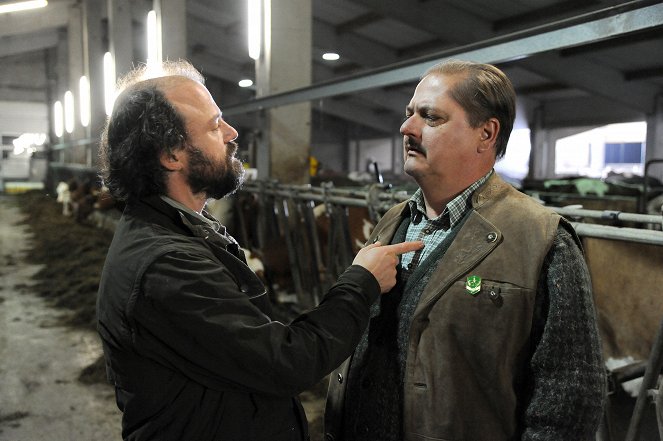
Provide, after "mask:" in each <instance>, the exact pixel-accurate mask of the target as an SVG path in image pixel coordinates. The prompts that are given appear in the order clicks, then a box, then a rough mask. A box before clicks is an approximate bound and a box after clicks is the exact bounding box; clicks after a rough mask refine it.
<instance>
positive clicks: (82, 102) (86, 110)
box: [78, 75, 90, 127]
mask: <svg viewBox="0 0 663 441" xmlns="http://www.w3.org/2000/svg"><path fill="white" fill-rule="evenodd" d="M78 100H79V105H78V110H79V112H80V117H81V125H82V126H83V127H87V126H88V125H89V124H90V81H88V79H87V77H86V76H85V75H83V76H82V77H81V79H80V80H79V81H78Z"/></svg>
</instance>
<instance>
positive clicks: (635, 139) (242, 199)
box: [0, 0, 663, 441]
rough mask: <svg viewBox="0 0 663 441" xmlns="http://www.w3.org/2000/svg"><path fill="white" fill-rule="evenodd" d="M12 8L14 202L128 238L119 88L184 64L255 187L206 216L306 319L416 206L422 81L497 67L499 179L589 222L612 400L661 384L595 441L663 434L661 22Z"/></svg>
mask: <svg viewBox="0 0 663 441" xmlns="http://www.w3.org/2000/svg"><path fill="white" fill-rule="evenodd" d="M15 3H17V2H16V1H14V0H11V1H6V0H3V1H0V37H1V40H0V41H2V45H1V46H0V138H1V141H2V142H1V145H2V156H1V158H0V193H2V194H3V196H2V197H3V198H5V199H4V200H5V201H6V200H8V199H6V198H10V199H11V198H13V197H20V195H21V194H22V193H25V192H28V191H33V190H36V191H41V192H43V193H44V194H46V195H49V197H51V198H53V199H54V198H55V195H56V193H57V188H58V185H59V184H61V183H66V184H68V185H69V186H70V188H71V192H72V194H73V192H74V191H75V188H74V187H73V186H72V185H75V186H76V187H77V188H78V193H79V194H80V193H81V192H82V190H85V192H84V193H85V194H84V196H82V197H81V199H77V200H76V201H72V205H71V206H70V207H69V208H67V207H65V206H64V204H61V205H63V207H62V208H63V213H62V216H67V217H68V218H69V219H71V221H72V222H78V223H86V222H87V223H90V224H93V225H95V226H96V227H97V228H99V229H101V230H112V229H113V226H114V223H115V222H116V221H117V218H118V217H119V214H120V212H121V206H120V204H113V203H112V201H111V202H109V203H107V204H104V203H103V198H104V193H103V189H102V182H101V181H100V179H99V176H98V175H99V160H98V155H99V140H100V134H101V132H102V129H103V127H104V124H105V122H106V120H107V117H108V115H109V114H110V111H111V109H112V104H113V99H114V97H115V92H114V87H115V84H116V81H117V79H119V78H120V77H121V76H122V75H124V74H126V73H127V72H129V71H130V70H131V68H132V66H137V65H140V64H147V65H149V64H150V63H153V62H158V61H160V60H178V59H186V60H189V61H190V62H191V63H192V64H193V65H194V66H195V67H196V68H197V69H198V70H200V72H201V73H202V74H203V76H204V77H205V83H206V86H207V88H208V89H209V90H210V92H211V94H212V96H213V97H214V99H215V101H216V102H217V104H218V105H219V107H220V108H221V110H222V112H223V117H224V119H225V120H226V121H227V122H228V123H229V124H231V125H232V126H233V127H235V128H236V129H237V131H238V133H239V137H238V139H237V142H238V144H239V152H238V156H239V157H240V158H241V159H242V161H243V163H244V166H245V169H246V171H247V173H246V176H247V181H246V183H245V184H244V187H243V188H242V189H241V190H240V191H239V192H238V193H237V194H236V195H235V196H234V197H232V198H228V199H226V200H223V201H220V202H210V204H209V209H210V211H211V212H213V213H214V214H215V215H216V216H217V217H219V218H221V219H222V220H223V221H224V223H226V224H227V226H228V228H229V231H230V232H231V233H232V234H233V235H234V236H235V237H236V238H237V239H238V240H239V242H240V244H241V245H242V246H245V247H246V248H247V249H249V250H250V251H251V252H252V253H253V254H254V255H255V257H256V258H260V259H261V260H262V264H263V265H264V269H263V270H262V271H263V275H264V277H265V281H266V284H267V285H268V287H269V289H270V291H271V293H272V299H273V301H274V302H275V303H279V304H282V305H286V306H287V308H286V309H288V308H289V310H291V311H294V312H297V311H302V310H304V309H306V308H309V307H311V306H313V305H315V304H316V303H317V302H318V301H319V300H320V298H321V296H322V295H323V293H324V292H325V288H326V287H328V286H329V284H330V283H331V282H330V281H331V280H334V279H335V276H336V275H338V273H339V272H341V271H342V270H343V268H345V267H347V265H348V264H349V262H351V261H352V256H353V254H354V253H356V251H357V249H358V246H360V245H361V244H362V243H363V240H365V239H366V238H367V236H366V235H365V234H366V232H365V230H366V228H369V229H370V226H371V225H373V224H374V223H375V222H376V221H377V220H378V219H379V218H380V216H381V215H382V214H383V213H384V212H385V211H386V210H387V209H388V208H389V207H390V206H392V205H394V204H395V203H396V202H399V201H401V200H404V199H406V198H407V197H409V195H411V194H412V192H413V191H414V189H416V183H414V181H413V180H412V179H411V178H409V177H408V176H407V175H405V174H404V173H403V171H402V170H403V154H402V149H403V146H402V143H403V141H402V136H401V135H400V133H399V127H400V125H401V123H402V122H403V117H404V111H405V107H406V105H407V104H408V102H409V100H410V98H411V96H412V93H413V91H414V88H415V86H416V84H417V83H418V81H419V79H420V76H421V74H422V73H423V72H424V71H425V70H426V69H427V68H428V67H430V66H432V65H434V64H436V63H438V62H440V61H443V60H445V59H452V58H454V59H464V60H471V61H477V62H484V63H491V64H495V65H496V66H498V67H499V68H500V69H502V70H503V71H504V72H505V73H506V74H507V76H508V77H509V78H510V79H511V81H512V82H513V85H514V87H515V90H516V94H517V99H518V101H517V115H516V122H515V126H514V130H513V132H512V135H511V139H510V142H509V146H508V148H507V154H506V157H505V158H503V159H502V160H501V161H500V162H498V163H497V165H496V171H497V172H498V173H500V175H501V176H503V177H504V178H505V179H506V180H507V181H508V182H510V183H511V184H512V185H513V186H514V187H516V188H517V189H519V190H520V191H522V192H524V193H526V194H528V195H530V196H532V197H534V198H536V199H539V200H540V201H541V203H544V204H546V205H549V206H551V207H554V209H555V210H556V211H558V212H559V213H560V214H562V215H563V216H565V217H566V218H568V219H569V220H571V221H572V222H573V225H574V226H575V227H576V230H577V232H578V234H579V235H580V236H581V238H582V240H583V245H584V246H585V251H586V256H587V260H588V264H589V266H590V271H591V273H592V279H593V282H594V295H595V302H596V305H597V309H598V311H599V326H600V327H601V331H602V338H603V346H604V352H605V357H606V360H608V359H614V360H617V359H619V360H627V362H625V363H627V364H626V366H625V367H618V366H619V364H615V365H612V366H611V367H610V371H611V381H612V383H613V384H612V389H611V391H610V393H611V394H614V393H616V392H615V391H622V383H623V382H626V381H630V380H633V379H636V380H639V381H642V382H643V383H644V384H645V387H643V388H640V390H639V392H635V393H634V396H633V397H632V401H629V402H628V405H624V404H623V403H618V402H617V401H615V402H614V406H613V408H614V409H621V408H620V406H624V407H623V409H622V410H623V413H624V416H621V417H619V418H622V420H623V421H619V422H618V421H617V418H618V415H617V412H616V411H615V413H614V415H612V414H609V413H608V414H607V417H606V424H605V425H603V426H602V429H601V432H600V433H598V434H597V439H601V440H606V441H608V440H611V439H613V440H616V439H622V438H624V439H638V438H636V436H640V434H642V438H640V439H657V438H647V437H648V436H652V437H655V436H657V435H656V434H657V433H658V430H660V431H661V432H660V433H661V434H663V428H658V429H657V423H656V405H655V404H654V403H655V401H656V400H655V399H654V396H655V393H654V392H655V390H656V389H657V388H658V376H659V374H660V372H661V366H662V365H663V335H661V331H660V326H661V323H663V322H661V320H662V319H663V296H661V295H660V287H661V286H663V271H660V268H663V232H662V231H661V229H662V225H663V3H661V2H659V1H652V0H631V1H624V0H588V1H583V2H577V1H573V0H537V1H513V0H511V1H509V0H492V1H488V0H464V1H459V0H408V1H403V0H401V1H397V0H289V1H287V2H271V1H270V0H246V1H238V0H187V1H180V0H49V1H48V2H46V1H35V2H23V3H26V4H29V6H37V7H36V8H35V9H24V10H10V9H9V8H10V6H12V5H14V4H15ZM18 4H21V2H18ZM106 197H107V196H106ZM95 204H96V205H95ZM316 206H319V207H322V208H323V210H322V211H316V210H315V207H316ZM355 212H359V213H360V214H357V215H356V216H355V214H354V213H355ZM256 213H257V215H256ZM319 213H322V217H323V218H324V219H323V222H326V224H325V225H322V226H321V225H320V220H318V219H316V216H319V215H320V214H319ZM60 214H61V213H57V215H58V216H59V215H60ZM8 219H9V217H7V218H5V215H3V223H6V222H9V221H8ZM357 222H359V223H358V224H357ZM367 225H368V227H367ZM320 228H322V229H323V230H322V231H324V233H323V234H322V236H321V235H320V231H321V230H320ZM270 238H277V239H278V241H277V242H275V241H274V240H273V239H270ZM362 239H363V240H362ZM320 241H323V242H324V243H320ZM3 247H5V245H3ZM617 262H619V263H617ZM3 274H4V273H3ZM17 283H18V282H17ZM10 288H11V287H10ZM616 288H617V289H618V290H619V292H620V293H622V295H621V296H620V297H619V301H617V299H616V298H615V295H614V290H615V289H616ZM3 295H5V296H6V295H7V294H6V293H5V292H3ZM90 295H92V296H94V295H95V292H92V293H90ZM2 349H3V347H2V346H0V351H1V350H2ZM0 358H4V357H3V356H2V355H0ZM615 363H620V362H617V361H616V362H615ZM3 375H4V374H3V373H2V371H0V376H3ZM4 376H5V377H6V375H4ZM4 384H9V382H8V381H6V382H5V383H4ZM608 401H609V400H608ZM5 405H7V406H9V404H8V403H7V402H5ZM659 407H661V406H659ZM11 410H12V409H7V410H3V409H2V407H0V438H2V437H3V435H2V432H3V430H4V431H5V433H11V430H14V429H15V430H19V429H17V428H12V427H9V426H8V425H7V424H8V422H9V423H14V422H16V419H11V418H10V419H7V418H5V419H3V418H2V417H3V416H7V415H13V414H12V413H11V412H10V411H11ZM658 412H659V413H663V409H658ZM114 417H115V418H117V416H116V415H114ZM611 418H614V419H615V421H613V427H612V428H611V427H610V426H611V425H610V424H608V423H609V422H610V420H611ZM659 424H660V423H659ZM611 432H612V433H611ZM661 436H663V435H661ZM628 437H630V438H628ZM99 439H104V438H99Z"/></svg>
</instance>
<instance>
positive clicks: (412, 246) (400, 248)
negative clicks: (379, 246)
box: [383, 240, 424, 255]
mask: <svg viewBox="0 0 663 441" xmlns="http://www.w3.org/2000/svg"><path fill="white" fill-rule="evenodd" d="M423 247H424V243H423V242H422V241H420V240H415V241H412V242H401V243H395V244H393V245H385V246H383V248H388V250H387V251H389V252H392V253H394V254H396V255H400V254H403V253H409V252H410V251H417V250H419V249H421V248H423Z"/></svg>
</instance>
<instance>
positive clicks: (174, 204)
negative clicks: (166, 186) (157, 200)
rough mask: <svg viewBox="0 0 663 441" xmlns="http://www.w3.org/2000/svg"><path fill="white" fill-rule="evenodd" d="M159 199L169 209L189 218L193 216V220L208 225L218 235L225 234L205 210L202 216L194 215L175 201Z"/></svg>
mask: <svg viewBox="0 0 663 441" xmlns="http://www.w3.org/2000/svg"><path fill="white" fill-rule="evenodd" d="M161 199H163V200H164V201H165V202H166V203H167V204H168V205H170V206H171V207H173V208H175V209H177V210H178V211H180V212H184V213H186V214H188V215H189V216H193V218H194V219H196V220H199V221H202V222H204V223H205V224H207V225H209V226H210V227H212V229H213V230H214V231H216V232H218V233H221V234H225V231H221V230H225V228H222V226H221V223H220V222H219V221H217V220H216V219H214V218H213V217H212V216H211V215H210V214H208V213H207V212H206V211H205V210H203V212H202V214H200V213H196V212H195V211H193V210H192V209H190V208H189V207H187V206H186V205H184V204H182V203H180V202H177V201H176V200H175V199H172V198H169V197H168V196H165V195H161Z"/></svg>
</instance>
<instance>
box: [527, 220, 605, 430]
mask: <svg viewBox="0 0 663 441" xmlns="http://www.w3.org/2000/svg"><path fill="white" fill-rule="evenodd" d="M569 228H570V227H569ZM536 311H537V313H536V314H535V318H534V323H533V328H532V329H533V331H532V340H533V344H534V347H533V353H532V358H531V361H530V366H529V368H530V372H529V374H530V375H529V381H528V383H529V388H528V389H529V391H528V394H527V395H528V397H527V400H526V404H525V409H524V421H523V424H524V426H525V427H524V431H523V436H522V440H523V441H524V440H527V441H535V440H536V441H543V440H550V441H552V440H565V441H571V440H594V439H595V433H596V430H597V427H598V424H599V421H600V418H601V414H602V411H603V403H604V397H605V384H606V380H605V369H604V365H603V357H602V353H601V344H600V339H599V334H598V329H597V324H596V314H595V311H594V303H593V299H592V288H591V280H590V276H589V271H588V269H587V265H586V263H585V260H584V257H583V254H582V251H581V250H580V248H579V246H578V244H577V243H576V242H575V240H574V237H573V236H572V235H571V234H570V233H569V232H568V231H566V229H565V227H564V226H562V225H560V226H559V229H558V232H557V236H556V238H555V240H554V244H553V246H552V248H551V250H550V251H549V253H548V255H547V257H546V259H545V261H544V264H543V267H542V270H541V275H540V277H539V286H538V291H537V302H536Z"/></svg>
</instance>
